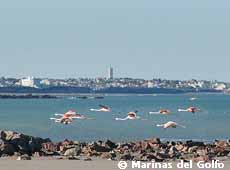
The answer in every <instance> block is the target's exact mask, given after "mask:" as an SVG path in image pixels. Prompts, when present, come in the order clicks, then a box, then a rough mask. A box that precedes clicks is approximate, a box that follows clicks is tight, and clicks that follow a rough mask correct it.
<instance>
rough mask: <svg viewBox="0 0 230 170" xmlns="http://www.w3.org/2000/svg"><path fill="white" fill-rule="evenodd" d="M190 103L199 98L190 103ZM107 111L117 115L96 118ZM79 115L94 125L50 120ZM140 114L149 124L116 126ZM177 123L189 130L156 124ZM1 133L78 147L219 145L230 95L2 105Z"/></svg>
mask: <svg viewBox="0 0 230 170" xmlns="http://www.w3.org/2000/svg"><path fill="white" fill-rule="evenodd" d="M190 98H197V99H196V100H193V101H191V100H190ZM100 104H102V105H106V106H109V107H110V108H111V109H112V112H92V111H90V109H91V108H94V109H97V108H99V106H98V105H100ZM190 106H195V107H198V108H200V109H201V111H200V112H198V113H195V114H192V113H189V112H178V111H177V110H178V109H179V108H180V109H181V108H187V107H190ZM163 108H164V109H169V110H171V112H172V114H170V115H150V114H149V112H151V111H158V110H159V109H163ZM68 110H75V111H77V112H78V113H81V114H83V115H85V116H87V117H90V118H93V119H92V120H75V121H74V122H73V123H72V124H69V125H63V124H59V123H55V122H54V121H52V120H50V119H49V118H50V117H54V114H55V113H64V112H67V111H68ZM135 110H137V111H138V115H139V116H141V117H142V118H143V119H144V120H126V121H117V120H115V118H116V117H120V118H124V117H126V116H127V113H128V112H129V111H135ZM168 121H175V122H177V123H179V124H181V125H183V126H186V128H181V127H178V128H171V129H163V128H162V127H157V126H156V125H157V124H162V123H166V122H168ZM0 129H1V130H12V131H17V132H20V133H24V134H28V135H32V136H37V137H42V138H50V139H51V140H52V141H61V140H64V139H69V140H76V141H87V142H90V141H96V140H106V139H110V140H113V141H117V142H125V141H133V140H142V139H147V138H152V137H158V138H161V139H162V140H178V141H181V140H182V141H184V140H199V141H207V142H208V141H214V140H215V139H222V140H227V139H230V138H229V136H230V95H227V94H175V95H165V94H164V95H123V94H121V95H119V94H116V95H104V98H103V99H95V98H93V97H90V98H87V99H80V98H75V97H71V96H65V97H60V98H57V99H0Z"/></svg>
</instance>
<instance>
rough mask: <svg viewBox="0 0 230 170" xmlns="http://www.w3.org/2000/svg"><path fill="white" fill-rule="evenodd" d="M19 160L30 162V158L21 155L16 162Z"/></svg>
mask: <svg viewBox="0 0 230 170" xmlns="http://www.w3.org/2000/svg"><path fill="white" fill-rule="evenodd" d="M21 160H31V157H30V156H28V155H22V156H19V157H18V158H17V161H21Z"/></svg>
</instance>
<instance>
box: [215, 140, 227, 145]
mask: <svg viewBox="0 0 230 170" xmlns="http://www.w3.org/2000/svg"><path fill="white" fill-rule="evenodd" d="M214 144H215V145H216V146H217V147H228V146H229V144H228V142H225V141H219V140H216V141H215V143H214Z"/></svg>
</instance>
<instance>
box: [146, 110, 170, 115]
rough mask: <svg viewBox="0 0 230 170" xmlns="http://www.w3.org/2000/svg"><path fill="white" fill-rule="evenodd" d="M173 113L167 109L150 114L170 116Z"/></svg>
mask: <svg viewBox="0 0 230 170" xmlns="http://www.w3.org/2000/svg"><path fill="white" fill-rule="evenodd" d="M170 113H171V111H170V110H166V109H160V110H159V111H158V112H149V114H162V115H167V114H170Z"/></svg>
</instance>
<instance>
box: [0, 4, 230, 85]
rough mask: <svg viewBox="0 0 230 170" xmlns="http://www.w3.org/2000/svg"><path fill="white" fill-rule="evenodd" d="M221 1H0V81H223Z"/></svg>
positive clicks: (225, 27) (225, 40) (225, 37)
mask: <svg viewBox="0 0 230 170" xmlns="http://www.w3.org/2000/svg"><path fill="white" fill-rule="evenodd" d="M229 8H230V1H229V0H221V1H216V0H202V1H201V0H187V1H185V0H173V1H172V0H157V1H156V0H116V1H114V0H84V1H79V0H65V1H63V0H39V1H37V0H20V1H18V0H9V1H3V0H0V76H5V77H24V76H34V77H49V78H70V77H71V78H77V77H105V76H107V70H108V67H109V66H110V65H112V66H113V68H114V76H115V77H132V78H145V79H152V78H153V77H155V78H165V79H186V80H187V79H192V78H195V79H205V80H223V81H230V75H229V73H230V67H229V65H230V19H229V18H230V9H229Z"/></svg>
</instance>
